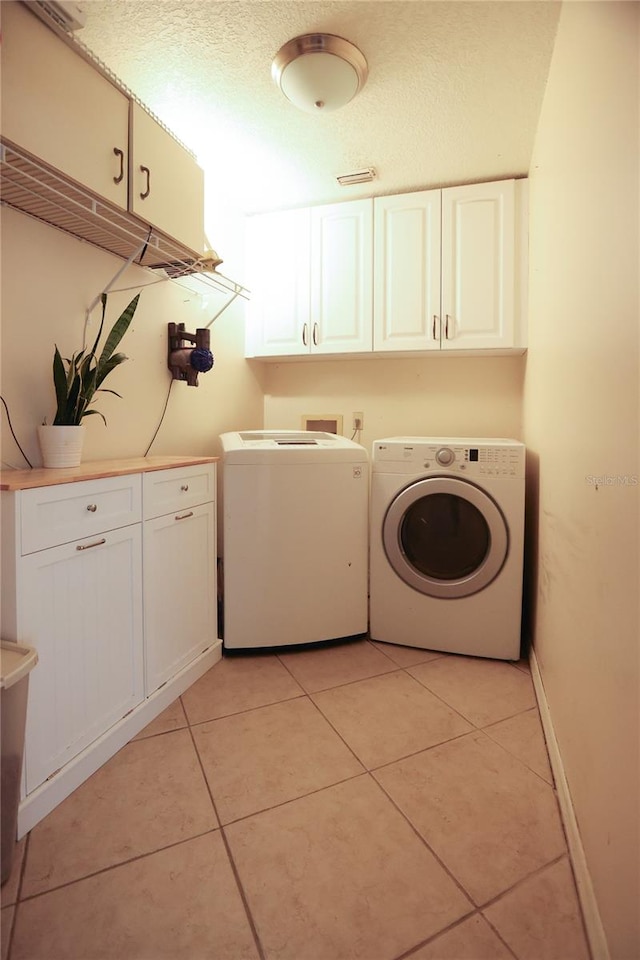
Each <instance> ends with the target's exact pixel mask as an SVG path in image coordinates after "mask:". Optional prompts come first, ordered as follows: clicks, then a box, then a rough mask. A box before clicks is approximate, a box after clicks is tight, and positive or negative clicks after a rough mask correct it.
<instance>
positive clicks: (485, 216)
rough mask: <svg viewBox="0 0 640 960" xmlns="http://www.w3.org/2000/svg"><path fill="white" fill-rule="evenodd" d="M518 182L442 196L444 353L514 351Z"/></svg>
mask: <svg viewBox="0 0 640 960" xmlns="http://www.w3.org/2000/svg"><path fill="white" fill-rule="evenodd" d="M514 249H515V209H514V181H513V180H501V181H497V182H494V183H481V184H472V185H471V186H465V187H450V188H447V189H445V190H443V191H442V322H443V328H442V349H443V350H461V349H462V350H469V349H480V348H483V349H486V348H501V347H512V346H513V345H514V322H515V318H514V309H515V302H514V299H515V298H514V269H515V266H514Z"/></svg>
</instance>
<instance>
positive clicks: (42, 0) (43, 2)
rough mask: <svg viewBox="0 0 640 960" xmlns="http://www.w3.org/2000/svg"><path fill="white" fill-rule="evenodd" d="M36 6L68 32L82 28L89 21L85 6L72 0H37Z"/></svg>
mask: <svg viewBox="0 0 640 960" xmlns="http://www.w3.org/2000/svg"><path fill="white" fill-rule="evenodd" d="M35 6H38V7H39V8H40V9H41V10H43V11H44V12H45V13H46V14H47V15H48V16H49V17H51V18H52V19H53V20H55V22H56V23H57V24H58V25H59V26H61V27H62V29H63V30H66V31H67V33H73V31H74V30H81V29H82V27H84V25H85V23H86V22H87V15H86V13H85V11H84V7H82V6H81V5H80V4H79V3H73V2H72V0H36V4H35Z"/></svg>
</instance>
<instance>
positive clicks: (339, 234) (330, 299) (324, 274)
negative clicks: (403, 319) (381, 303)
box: [310, 199, 373, 353]
mask: <svg viewBox="0 0 640 960" xmlns="http://www.w3.org/2000/svg"><path fill="white" fill-rule="evenodd" d="M372 270H373V203H372V201H371V200H370V199H366V200H353V201H350V202H348V203H335V204H330V205H328V206H323V207H312V209H311V337H310V339H311V343H310V350H311V352H312V353H361V352H363V351H369V350H371V348H372V326H371V318H372V309H373V299H372V295H373V290H372V280H373V272H372Z"/></svg>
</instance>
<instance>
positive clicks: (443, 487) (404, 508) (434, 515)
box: [382, 477, 509, 600]
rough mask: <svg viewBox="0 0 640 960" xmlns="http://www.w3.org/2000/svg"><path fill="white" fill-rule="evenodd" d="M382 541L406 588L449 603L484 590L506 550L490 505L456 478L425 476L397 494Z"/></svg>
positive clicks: (502, 527)
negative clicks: (407, 586) (450, 600)
mask: <svg viewBox="0 0 640 960" xmlns="http://www.w3.org/2000/svg"><path fill="white" fill-rule="evenodd" d="M382 536H383V542H384V549H385V552H386V554H387V558H388V560H389V563H390V564H391V566H392V567H393V569H394V570H395V572H396V573H397V574H398V576H399V577H400V578H401V579H402V580H404V582H405V583H407V584H409V586H410V587H413V588H414V589H415V590H419V591H420V593H424V594H426V595H427V596H430V597H441V598H443V599H452V600H453V599H457V598H459V597H468V596H471V594H474V593H478V592H479V591H480V590H483V589H484V588H485V587H486V586H488V584H490V583H491V581H492V580H494V579H495V578H496V577H497V575H498V574H499V572H500V570H501V569H502V566H503V564H504V561H505V559H506V557H507V551H508V547H509V534H508V530H507V525H506V523H505V520H504V517H503V515H502V512H501V511H500V509H499V508H498V506H497V505H496V504H495V502H494V501H493V500H492V499H491V497H490V496H489V495H488V494H487V493H485V492H484V490H481V489H480V487H477V486H476V485H475V484H473V483H469V482H468V481H466V480H458V479H457V478H455V477H428V478H425V479H424V480H418V481H417V482H415V483H412V484H410V485H409V486H408V487H405V489H404V490H401V491H400V493H398V494H397V496H396V497H395V498H394V500H393V501H392V503H391V504H390V506H389V508H388V510H387V513H386V515H385V518H384V524H383V530H382Z"/></svg>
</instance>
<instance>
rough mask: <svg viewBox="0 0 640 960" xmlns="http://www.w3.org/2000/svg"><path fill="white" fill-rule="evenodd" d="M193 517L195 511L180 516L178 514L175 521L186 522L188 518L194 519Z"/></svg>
mask: <svg viewBox="0 0 640 960" xmlns="http://www.w3.org/2000/svg"><path fill="white" fill-rule="evenodd" d="M192 516H193V510H189V512H188V513H178V514H176V516H175V517H174V520H186V519H187V517H192Z"/></svg>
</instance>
